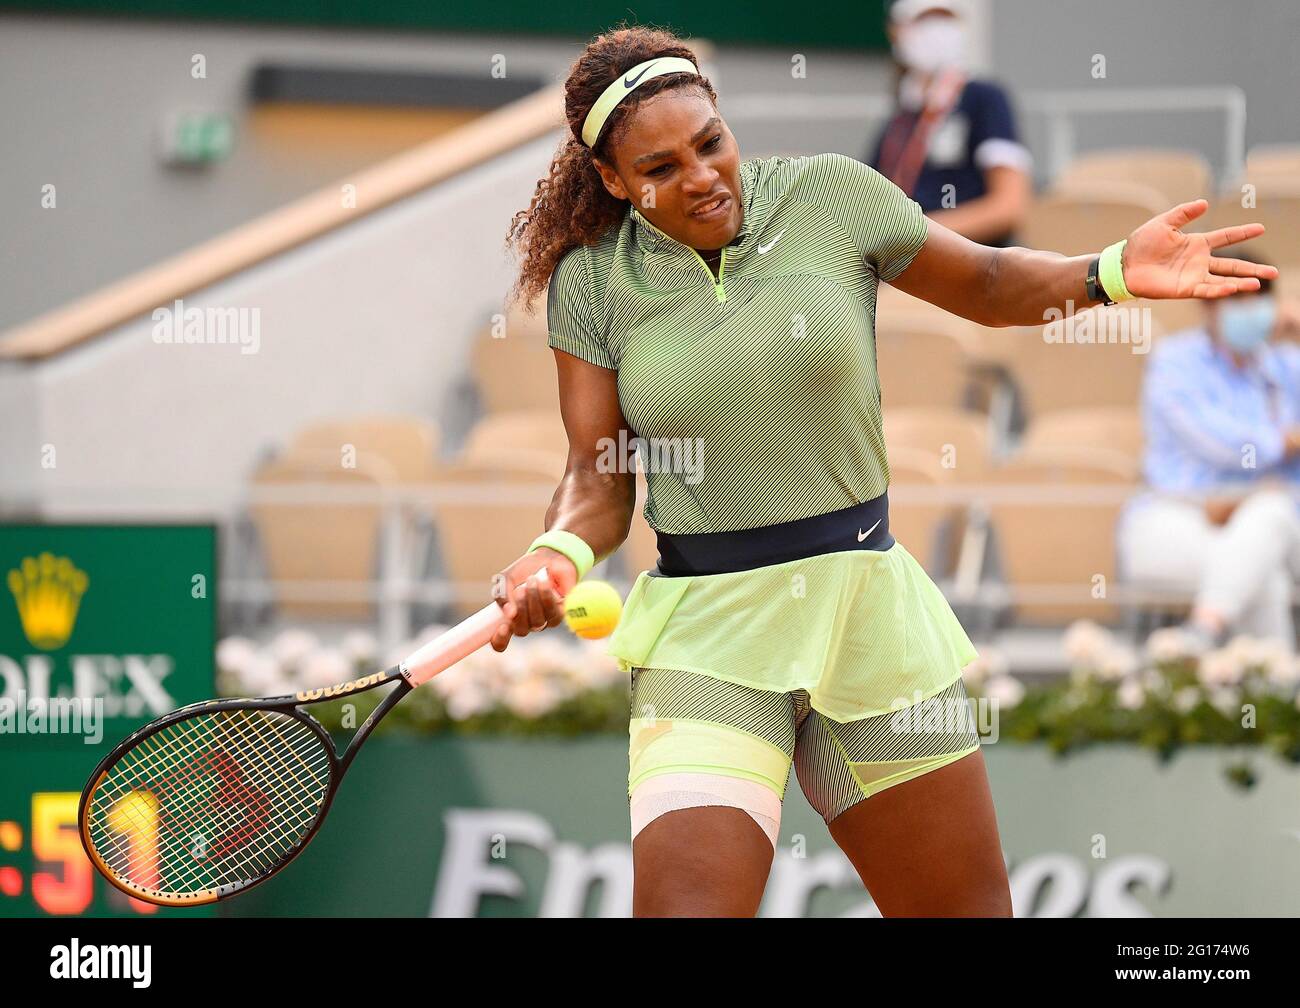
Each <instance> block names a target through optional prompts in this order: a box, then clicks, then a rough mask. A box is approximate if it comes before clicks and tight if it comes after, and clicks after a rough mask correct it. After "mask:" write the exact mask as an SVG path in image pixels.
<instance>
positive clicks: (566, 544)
mask: <svg viewBox="0 0 1300 1008" xmlns="http://www.w3.org/2000/svg"><path fill="white" fill-rule="evenodd" d="M536 549H553V550H555V552H556V553H560V554H562V555H563V556H566V557H568V558H569V559H570V560H572V561H573V566H574V567H576V568H578V580H579V581H581V580H582V579H583V578H584V577H586V576H587V571H589V570H591V568H592V567H594V566H595V565H596V554H595V553H593V552H592V550H591V547H590V546H588V545H587V544H586V542H584V541H583V540H582V538H581V537H580V536H576V535H574V534H573V533H572V532H566V531H564V529H549V530H548V531H546V532H543V533H542V534H541V535H539V536H538V537H537V538H536V539H534V540H533V544H532V545H531V546H529V547H528V552H529V553H531V552H532V551H533V550H536Z"/></svg>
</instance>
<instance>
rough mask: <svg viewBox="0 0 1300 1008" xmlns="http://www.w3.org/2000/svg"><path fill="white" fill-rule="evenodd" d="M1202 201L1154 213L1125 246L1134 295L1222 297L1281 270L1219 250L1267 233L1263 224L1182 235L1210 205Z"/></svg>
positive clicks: (1126, 282) (1250, 287)
mask: <svg viewBox="0 0 1300 1008" xmlns="http://www.w3.org/2000/svg"><path fill="white" fill-rule="evenodd" d="M1209 206H1210V205H1209V203H1207V202H1206V201H1205V200H1203V199H1199V200H1192V202H1190V203H1180V204H1179V205H1178V206H1176V207H1174V208H1173V209H1171V210H1166V211H1165V212H1164V213H1162V214H1161V215H1160V216H1158V217H1152V218H1151V220H1149V221H1147V222H1146V223H1145V224H1143V225H1142V226H1141V227H1140V228H1138V229H1137V230H1136V231H1134V232H1133V233H1132V234H1131V235H1129V238H1128V244H1127V245H1126V246H1125V247H1124V286H1125V287H1127V288H1128V291H1129V293H1130V294H1132V295H1133V296H1134V297H1145V298H1220V297H1227V296H1228V295H1229V294H1236V293H1237V292H1238V291H1253V290H1259V281H1260V280H1262V279H1269V280H1271V279H1274V278H1275V277H1276V276H1277V269H1276V267H1273V266H1260V265H1257V264H1256V263H1249V262H1242V261H1241V260H1240V259H1226V258H1223V257H1220V256H1216V255H1214V254H1213V253H1214V251H1215V250H1216V249H1220V248H1223V247H1224V246H1225V245H1236V244H1237V243H1238V242H1244V241H1249V240H1250V239H1251V238H1257V237H1259V236H1260V235H1262V234H1263V233H1264V225H1263V224H1237V225H1234V226H1233V227H1226V228H1220V229H1219V230H1217V231H1207V232H1205V233H1204V234H1184V233H1183V230H1182V229H1183V228H1184V227H1185V226H1186V225H1187V224H1189V223H1191V222H1192V221H1194V220H1196V218H1197V217H1200V216H1201V215H1202V214H1203V213H1205V211H1206V210H1208V209H1209Z"/></svg>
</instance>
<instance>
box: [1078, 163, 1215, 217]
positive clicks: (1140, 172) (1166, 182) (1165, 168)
mask: <svg viewBox="0 0 1300 1008" xmlns="http://www.w3.org/2000/svg"><path fill="white" fill-rule="evenodd" d="M1210 178H1211V176H1210V166H1209V165H1208V164H1207V163H1206V161H1205V159H1204V158H1203V157H1201V156H1200V155H1199V154H1195V153H1192V152H1191V151H1183V150H1163V149H1160V148H1130V149H1119V150H1104V151H1094V152H1092V153H1090V154H1083V155H1081V156H1079V157H1077V158H1075V159H1074V160H1073V161H1071V162H1070V163H1069V164H1068V165H1066V167H1065V170H1064V171H1063V172H1061V174H1060V175H1059V176H1058V177H1057V179H1056V181H1055V183H1054V189H1055V190H1056V191H1057V192H1069V191H1072V190H1073V189H1074V187H1075V186H1077V185H1079V184H1091V183H1101V184H1103V185H1111V184H1116V183H1117V184H1120V185H1140V186H1145V187H1147V188H1148V189H1149V190H1151V191H1152V192H1154V193H1155V194H1156V195H1157V197H1158V199H1159V202H1161V203H1163V204H1164V205H1163V206H1161V207H1160V210H1167V209H1169V207H1171V206H1173V205H1174V204H1175V203H1185V202H1187V201H1188V200H1194V199H1200V198H1202V197H1205V198H1209V196H1210Z"/></svg>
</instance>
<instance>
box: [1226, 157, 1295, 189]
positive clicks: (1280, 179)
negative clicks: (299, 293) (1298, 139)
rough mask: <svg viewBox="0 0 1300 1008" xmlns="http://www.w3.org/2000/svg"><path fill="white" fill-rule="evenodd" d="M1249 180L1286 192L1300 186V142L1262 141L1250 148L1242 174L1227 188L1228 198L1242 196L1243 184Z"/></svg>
mask: <svg viewBox="0 0 1300 1008" xmlns="http://www.w3.org/2000/svg"><path fill="white" fill-rule="evenodd" d="M1247 183H1249V184H1250V185H1253V186H1255V187H1257V188H1258V189H1260V190H1266V191H1273V192H1279V193H1284V192H1287V191H1292V192H1294V191H1297V190H1300V144H1261V145H1259V146H1256V147H1252V148H1251V149H1250V153H1249V154H1247V155H1246V165H1245V169H1244V171H1243V172H1242V175H1241V178H1239V179H1237V180H1236V181H1235V182H1233V184H1232V185H1230V186H1228V187H1227V189H1226V190H1225V191H1224V193H1223V195H1224V197H1225V198H1232V199H1239V198H1240V195H1241V187H1242V186H1243V185H1245V184H1247Z"/></svg>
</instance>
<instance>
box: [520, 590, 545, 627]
mask: <svg viewBox="0 0 1300 1008" xmlns="http://www.w3.org/2000/svg"><path fill="white" fill-rule="evenodd" d="M524 584H525V591H526V598H527V605H528V629H529V630H544V629H546V610H545V608H544V607H543V605H542V593H541V586H540V585H539V584H538V583H537V578H529V579H528V580H527V581H526V582H524Z"/></svg>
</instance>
